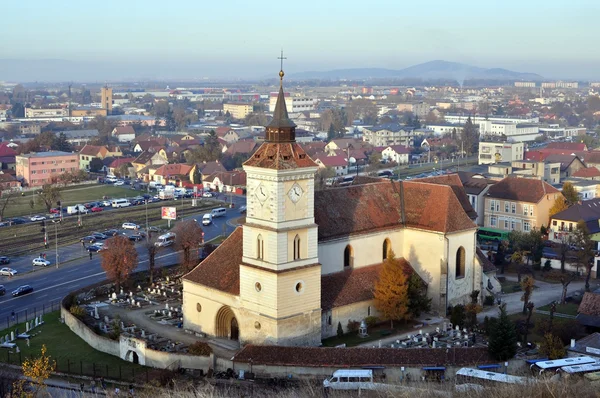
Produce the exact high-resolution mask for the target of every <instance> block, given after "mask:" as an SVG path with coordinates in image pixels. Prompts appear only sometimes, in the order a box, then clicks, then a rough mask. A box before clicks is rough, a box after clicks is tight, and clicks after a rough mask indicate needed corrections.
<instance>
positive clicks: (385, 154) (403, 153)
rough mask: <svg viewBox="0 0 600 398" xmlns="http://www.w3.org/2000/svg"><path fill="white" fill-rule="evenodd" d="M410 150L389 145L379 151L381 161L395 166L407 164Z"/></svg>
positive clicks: (401, 146)
mask: <svg viewBox="0 0 600 398" xmlns="http://www.w3.org/2000/svg"><path fill="white" fill-rule="evenodd" d="M409 157H410V148H407V147H406V146H404V145H389V146H387V147H383V149H382V150H381V159H382V160H387V161H388V162H394V163H397V164H408V162H409V159H410V158H409Z"/></svg>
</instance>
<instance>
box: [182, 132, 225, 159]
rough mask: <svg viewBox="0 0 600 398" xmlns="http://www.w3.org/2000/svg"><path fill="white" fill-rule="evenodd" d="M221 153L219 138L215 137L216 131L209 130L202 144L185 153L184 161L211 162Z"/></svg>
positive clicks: (219, 156)
mask: <svg viewBox="0 0 600 398" xmlns="http://www.w3.org/2000/svg"><path fill="white" fill-rule="evenodd" d="M221 155H222V153H221V145H220V144H219V138H218V137H217V133H215V131H214V130H211V131H210V133H209V134H208V135H207V136H206V138H205V139H204V145H202V146H199V147H197V148H194V149H192V150H191V151H190V152H188V153H187V154H186V161H187V162H188V163H197V164H200V163H204V162H212V161H214V160H219V159H221Z"/></svg>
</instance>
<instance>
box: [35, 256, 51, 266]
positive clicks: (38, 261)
mask: <svg viewBox="0 0 600 398" xmlns="http://www.w3.org/2000/svg"><path fill="white" fill-rule="evenodd" d="M31 264H32V265H34V266H40V267H47V266H49V265H50V261H48V260H46V259H45V258H42V257H37V258H34V259H33V261H32V262H31Z"/></svg>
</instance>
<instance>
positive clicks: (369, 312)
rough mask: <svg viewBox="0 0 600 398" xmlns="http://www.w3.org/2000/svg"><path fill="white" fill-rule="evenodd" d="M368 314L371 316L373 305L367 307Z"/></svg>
mask: <svg viewBox="0 0 600 398" xmlns="http://www.w3.org/2000/svg"><path fill="white" fill-rule="evenodd" d="M367 316H371V306H368V307H367Z"/></svg>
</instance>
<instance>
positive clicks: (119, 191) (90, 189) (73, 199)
mask: <svg viewBox="0 0 600 398" xmlns="http://www.w3.org/2000/svg"><path fill="white" fill-rule="evenodd" d="M32 192H35V191H31V192H26V193H24V195H23V196H16V197H14V198H13V201H12V203H9V204H8V206H7V207H6V210H5V211H4V217H5V218H9V217H17V216H31V215H33V214H46V213H47V212H48V211H47V209H46V206H44V204H43V203H40V202H39V201H38V200H37V198H36V197H35V193H32ZM138 195H140V192H138V191H134V190H132V189H130V188H123V187H115V186H112V185H101V184H93V185H83V186H82V185H77V186H73V187H66V188H63V189H61V198H60V200H61V201H62V206H63V207H66V206H72V205H76V204H83V203H85V202H91V201H97V200H100V199H102V197H103V196H108V197H111V198H125V197H134V196H138ZM32 199H33V201H34V206H33V208H31V206H30V203H31V200H32Z"/></svg>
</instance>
